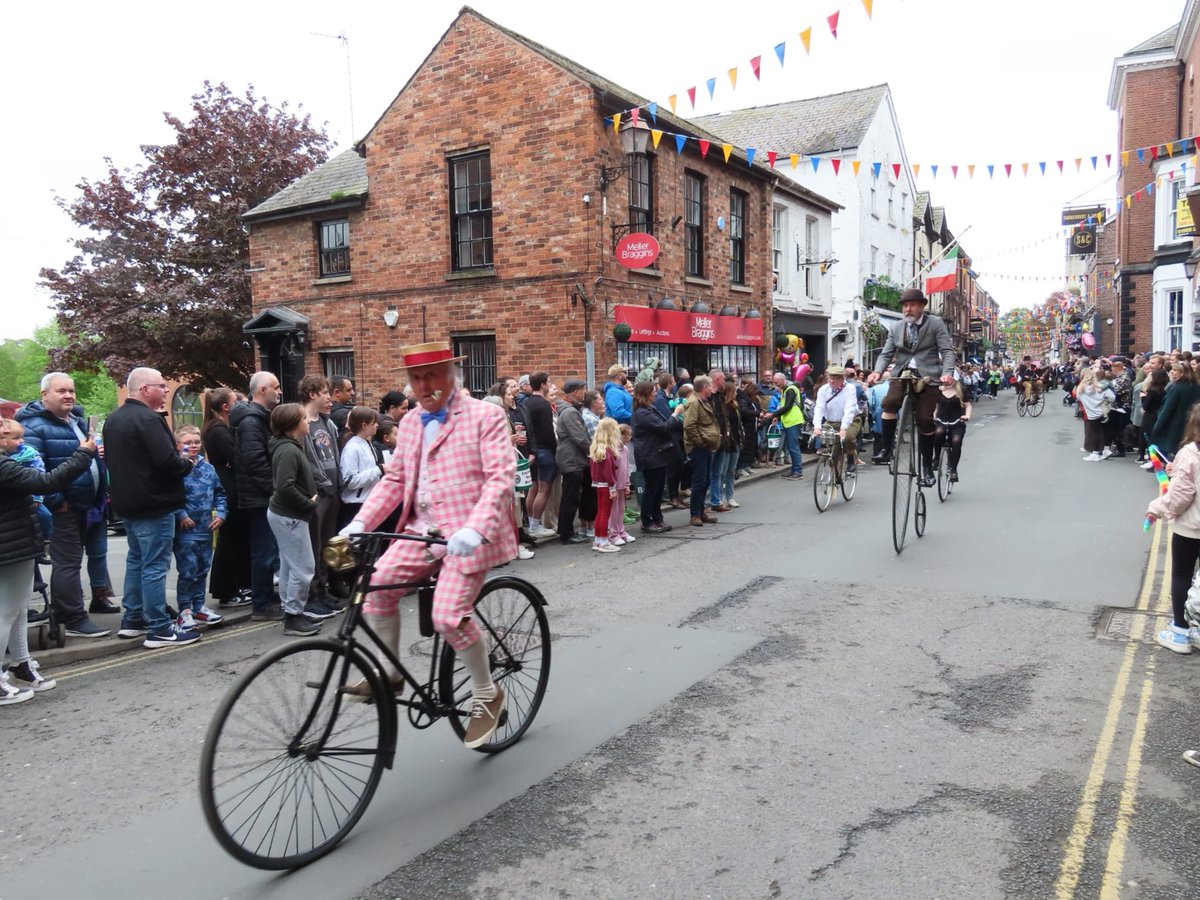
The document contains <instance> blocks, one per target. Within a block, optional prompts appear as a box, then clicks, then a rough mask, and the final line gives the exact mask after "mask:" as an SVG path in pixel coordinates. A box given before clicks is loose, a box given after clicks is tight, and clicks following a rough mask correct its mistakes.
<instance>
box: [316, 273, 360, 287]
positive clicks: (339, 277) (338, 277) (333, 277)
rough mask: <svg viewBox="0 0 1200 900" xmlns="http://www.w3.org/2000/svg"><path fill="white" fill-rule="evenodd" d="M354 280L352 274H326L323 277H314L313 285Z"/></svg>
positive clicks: (345, 282) (344, 282) (318, 285)
mask: <svg viewBox="0 0 1200 900" xmlns="http://www.w3.org/2000/svg"><path fill="white" fill-rule="evenodd" d="M353 280H354V276H353V275H326V276H325V277H324V278H314V279H313V281H312V283H313V287H320V286H321V285H323V284H348V283H350V282H351V281H353Z"/></svg>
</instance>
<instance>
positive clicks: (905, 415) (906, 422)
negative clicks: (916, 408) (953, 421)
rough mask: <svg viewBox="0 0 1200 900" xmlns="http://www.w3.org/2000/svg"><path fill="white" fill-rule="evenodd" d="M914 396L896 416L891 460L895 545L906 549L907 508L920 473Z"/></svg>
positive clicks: (910, 396) (897, 547) (897, 550)
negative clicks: (915, 435) (914, 423)
mask: <svg viewBox="0 0 1200 900" xmlns="http://www.w3.org/2000/svg"><path fill="white" fill-rule="evenodd" d="M912 407H913V401H912V395H911V394H910V395H909V396H907V397H905V398H904V404H903V405H902V406H901V407H900V415H899V416H897V418H896V453H895V456H894V457H893V459H892V466H893V469H892V473H893V474H892V546H893V547H895V548H896V552H897V553H900V552H902V551H903V550H904V538H905V537H906V535H907V532H908V511H909V507H910V506H911V505H912V490H913V480H914V479H915V478H916V475H917V468H916V439H915V437H914V435H913V430H914V429H913V410H912Z"/></svg>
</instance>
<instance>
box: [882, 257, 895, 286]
mask: <svg viewBox="0 0 1200 900" xmlns="http://www.w3.org/2000/svg"><path fill="white" fill-rule="evenodd" d="M883 274H884V275H886V276H887V277H888V278H890V279H891V280H892V281H895V280H896V277H897V275H898V273H897V272H896V254H895V253H889V254H888V255H887V271H886V272H884V273H883Z"/></svg>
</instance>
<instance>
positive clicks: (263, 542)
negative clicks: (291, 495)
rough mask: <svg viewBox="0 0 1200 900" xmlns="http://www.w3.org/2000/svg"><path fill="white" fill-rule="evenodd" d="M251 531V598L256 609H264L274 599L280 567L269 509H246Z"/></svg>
mask: <svg viewBox="0 0 1200 900" xmlns="http://www.w3.org/2000/svg"><path fill="white" fill-rule="evenodd" d="M244 512H245V514H246V518H247V520H248V522H249V531H250V599H251V600H252V601H253V603H254V609H256V610H263V609H266V608H267V606H268V605H269V604H270V603H271V601H272V599H274V594H275V591H274V586H273V584H272V581H273V580H274V578H275V571H276V570H277V569H278V568H279V545H278V544H276V543H275V535H274V534H272V533H271V526H270V524H269V523H268V522H267V510H266V508H265V507H263V508H260V509H247V510H245V511H244Z"/></svg>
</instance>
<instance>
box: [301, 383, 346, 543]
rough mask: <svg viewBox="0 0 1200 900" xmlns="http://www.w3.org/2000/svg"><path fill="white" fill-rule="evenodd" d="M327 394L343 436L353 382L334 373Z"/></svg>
mask: <svg viewBox="0 0 1200 900" xmlns="http://www.w3.org/2000/svg"><path fill="white" fill-rule="evenodd" d="M329 396H330V398H331V399H332V400H333V408H332V409H331V410H330V411H329V418H331V419H333V423H334V424H335V425H337V427H338V436H339V437H344V436H345V434H346V420H347V419H348V418H350V411H351V410H352V409H354V382H353V381H351V380H350V379H349V378H347V377H346V376H345V375H334V376H333V377H332V378H330V379H329ZM300 402H301V403H303V402H304V397H303V396H301V398H300ZM319 558H320V557H319V555H318V559H319Z"/></svg>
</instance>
